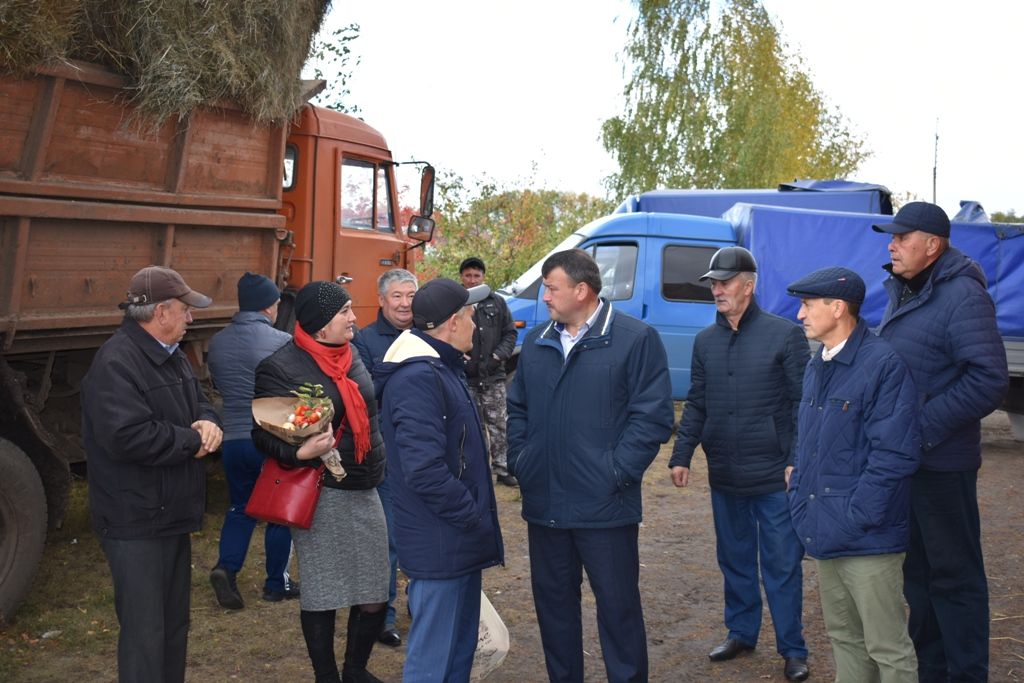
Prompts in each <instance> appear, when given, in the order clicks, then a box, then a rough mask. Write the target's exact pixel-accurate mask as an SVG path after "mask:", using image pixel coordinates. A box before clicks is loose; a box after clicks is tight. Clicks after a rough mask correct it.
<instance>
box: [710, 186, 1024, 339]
mask: <svg viewBox="0 0 1024 683" xmlns="http://www.w3.org/2000/svg"><path fill="white" fill-rule="evenodd" d="M724 218H725V219H726V220H728V221H730V222H731V223H732V224H733V225H734V226H735V228H736V237H737V242H738V243H739V244H740V245H742V246H744V247H747V248H748V249H750V251H751V252H752V253H753V254H754V257H755V258H756V259H757V263H758V281H757V290H756V293H757V298H758V302H759V303H760V305H761V307H762V308H764V309H765V310H768V311H771V312H772V313H776V314H778V315H781V316H784V317H786V318H789V319H791V320H796V313H797V309H798V308H799V300H798V299H796V298H795V297H791V296H789V295H788V294H786V286H787V285H788V284H790V283H791V282H794V281H795V280H797V279H798V278H800V277H803V276H804V275H806V274H807V273H809V272H811V271H813V270H817V269H818V268H825V267H828V266H845V267H847V268H850V269H851V270H854V271H856V272H857V273H858V274H859V275H860V276H861V277H862V278H864V283H865V284H866V285H867V296H866V298H865V301H864V305H863V306H862V308H861V315H862V316H863V317H864V318H865V319H866V320H867V321H868V324H870V325H871V326H875V325H877V324H878V323H879V322H880V321H881V319H882V313H883V312H884V311H885V306H886V304H887V303H888V297H887V295H886V294H885V291H884V289H883V288H882V282H883V281H884V280H885V278H887V277H888V274H887V273H886V271H884V270H882V266H883V265H885V264H886V263H889V254H888V251H887V246H888V243H889V235H886V234H881V233H877V232H875V231H873V230H872V229H871V225H872V224H873V223H883V222H885V223H887V222H890V221H891V220H892V218H891V217H890V216H884V215H879V214H868V213H843V212H836V211H811V210H805V209H787V208H779V207H772V206H759V205H751V204H741V205H738V206H736V207H734V208H733V209H732V210H730V211H729V212H728V213H727V214H726V215H725V216H724ZM951 240H952V243H953V246H955V247H957V248H958V249H960V250H961V251H963V252H964V253H966V254H967V255H968V256H970V257H971V258H973V259H974V260H975V261H977V262H978V263H979V264H980V265H981V267H982V269H983V270H984V271H985V275H986V277H987V278H988V289H989V292H990V293H991V294H992V298H993V300H994V301H995V302H996V314H997V319H998V322H999V329H1000V331H1001V333H1002V334H1003V336H1008V337H1021V336H1024V296H1022V292H1024V226H1020V227H1014V226H1008V225H998V224H997V225H993V224H991V223H978V222H974V223H960V222H956V223H953V224H952V231H951Z"/></svg>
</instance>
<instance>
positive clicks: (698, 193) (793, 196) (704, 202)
mask: <svg viewBox="0 0 1024 683" xmlns="http://www.w3.org/2000/svg"><path fill="white" fill-rule="evenodd" d="M805 182H807V183H809V184H813V185H815V187H814V188H810V187H806V188H801V189H803V190H810V189H813V190H815V191H812V192H808V191H799V190H796V189H795V188H788V189H787V190H785V191H780V190H775V189H771V190H654V191H652V192H644V193H643V194H640V195H634V196H631V197H628V198H627V199H626V200H625V201H624V202H622V204H620V205H619V207H618V208H616V209H615V213H634V212H638V211H651V212H660V213H681V214H689V215H691V216H710V217H712V218H718V217H719V216H721V215H722V214H723V213H725V212H726V211H728V210H729V209H731V208H732V207H733V206H734V205H736V204H738V203H743V202H745V203H749V204H764V205H771V206H789V207H799V208H805V209H824V208H828V209H829V210H832V211H855V212H861V213H886V211H890V212H891V211H892V208H891V206H892V205H891V204H890V202H889V190H887V189H886V188H885V187H883V186H881V185H868V184H866V183H847V182H846V181H840V180H830V181H805ZM826 185H827V186H826Z"/></svg>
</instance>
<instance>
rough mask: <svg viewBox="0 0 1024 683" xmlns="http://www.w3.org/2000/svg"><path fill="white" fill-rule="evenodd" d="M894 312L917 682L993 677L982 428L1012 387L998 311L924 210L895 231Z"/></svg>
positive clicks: (886, 328) (912, 208) (944, 223)
mask: <svg viewBox="0 0 1024 683" xmlns="http://www.w3.org/2000/svg"><path fill="white" fill-rule="evenodd" d="M873 227H874V229H875V231H877V232H884V233H888V234H890V235H892V238H891V240H890V242H889V255H890V258H891V263H890V264H887V265H886V266H885V268H886V269H887V270H888V271H889V272H890V273H891V275H890V277H889V279H888V280H886V281H885V288H886V290H887V292H888V294H889V305H888V307H887V308H886V310H885V314H884V316H883V317H882V323H881V325H880V326H879V328H878V334H879V336H881V337H883V338H884V339H886V340H887V341H888V342H889V343H890V344H892V346H893V348H894V349H896V352H897V353H899V354H900V356H901V357H902V358H903V360H904V361H906V363H907V365H908V366H909V367H910V373H911V375H912V376H913V378H914V384H915V385H917V394H918V402H919V404H920V407H921V412H920V421H921V439H922V453H921V467H920V469H919V470H918V471H917V473H916V474H915V475H914V477H913V479H912V480H911V484H910V549H909V550H908V551H907V559H906V562H905V563H904V567H903V573H904V580H905V583H904V589H903V590H904V594H905V595H906V598H907V603H908V604H909V605H910V637H911V638H912V639H913V640H914V647H915V648H916V649H917V660H918V669H919V672H920V678H921V681H947V680H955V681H984V680H987V678H988V630H989V615H988V581H987V580H986V578H985V564H984V560H983V558H982V553H981V520H980V517H979V515H978V468H979V467H981V418H983V417H984V416H986V415H988V414H989V413H991V412H992V411H993V410H995V409H996V408H998V407H999V405H1000V403H1001V402H1002V400H1003V396H1004V395H1005V393H1006V389H1007V386H1008V385H1009V378H1008V373H1007V367H1006V350H1005V348H1004V346H1003V342H1002V338H1001V337H1000V335H999V328H998V327H997V326H996V314H995V305H994V304H993V302H992V298H991V297H990V296H989V294H988V291H987V290H986V288H985V275H984V273H983V272H982V270H981V268H980V267H979V266H978V264H977V263H975V262H974V261H972V260H971V259H970V258H968V257H967V256H965V255H964V254H963V253H962V252H961V251H960V250H958V249H955V248H953V247H951V246H950V244H949V218H948V217H947V216H946V214H945V212H944V211H943V210H942V209H941V208H939V207H938V206H935V205H934V204H929V203H927V202H911V203H909V204H907V205H906V206H904V207H903V208H902V209H900V210H899V212H898V213H897V214H896V216H895V217H894V218H893V221H892V223H887V224H883V225H875V226H873Z"/></svg>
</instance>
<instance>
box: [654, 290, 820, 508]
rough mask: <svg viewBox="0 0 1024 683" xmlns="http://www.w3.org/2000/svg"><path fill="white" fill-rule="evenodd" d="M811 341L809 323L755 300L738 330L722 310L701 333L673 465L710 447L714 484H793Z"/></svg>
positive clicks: (735, 491) (753, 492) (765, 489)
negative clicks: (788, 473)
mask: <svg viewBox="0 0 1024 683" xmlns="http://www.w3.org/2000/svg"><path fill="white" fill-rule="evenodd" d="M808 358H810V347H809V346H808V344H807V338H806V336H805V335H804V332H803V330H801V329H800V327H798V326H797V325H794V324H793V323H792V322H790V321H789V320H786V319H784V318H780V317H779V316H777V315H772V314H771V313H768V312H766V311H762V310H761V308H760V307H759V306H758V305H757V301H756V300H751V302H750V305H749V306H748V307H747V310H746V311H745V312H744V313H743V316H742V317H741V318H740V324H739V329H738V330H736V331H733V329H732V327H731V326H730V325H729V321H728V320H727V319H726V318H725V316H724V315H722V314H721V313H719V314H718V316H717V319H716V321H715V324H714V325H710V326H708V327H706V328H704V329H703V330H701V331H700V333H698V334H697V337H696V339H695V340H694V344H693V355H692V357H691V360H690V392H689V394H688V395H687V397H686V405H685V406H684V408H683V417H682V420H681V421H680V424H679V434H678V436H677V437H676V443H675V447H674V448H673V449H672V458H671V459H670V460H669V467H675V466H677V465H679V466H682V467H689V466H690V460H691V459H692V458H693V451H694V449H695V448H696V447H697V444H698V443H699V444H701V445H702V446H703V447H704V454H705V456H706V457H707V461H708V479H709V481H710V483H711V487H712V488H714V489H716V490H718V491H722V492H724V493H729V494H732V495H738V496H757V495H763V494H766V493H776V492H778V491H784V490H786V477H785V470H786V467H787V466H788V465H792V464H793V463H794V462H795V453H796V450H795V446H796V439H795V433H796V416H797V409H798V408H799V405H800V393H801V384H802V382H803V377H804V368H805V367H806V366H807V360H808Z"/></svg>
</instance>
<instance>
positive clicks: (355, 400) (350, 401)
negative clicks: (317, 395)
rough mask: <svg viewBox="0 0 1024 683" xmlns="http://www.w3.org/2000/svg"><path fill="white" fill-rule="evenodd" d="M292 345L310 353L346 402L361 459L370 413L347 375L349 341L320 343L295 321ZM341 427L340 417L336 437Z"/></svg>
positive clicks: (367, 440)
mask: <svg viewBox="0 0 1024 683" xmlns="http://www.w3.org/2000/svg"><path fill="white" fill-rule="evenodd" d="M295 345H296V346H298V347H299V348H300V349H302V350H303V351H305V352H306V353H308V354H309V355H311V356H312V357H313V360H315V361H316V364H317V365H318V366H319V367H320V369H321V370H322V371H323V373H324V374H325V375H327V376H328V377H330V378H331V380H333V382H334V384H335V385H336V386H337V387H338V392H339V393H340V394H341V402H342V403H343V404H344V405H345V419H347V420H348V424H349V426H350V427H351V428H352V438H353V439H354V440H355V445H356V462H357V463H362V462H363V459H364V458H365V457H366V454H367V453H369V452H370V417H369V414H368V413H367V412H366V401H364V400H363V395H362V394H360V393H359V386H358V385H357V384H356V383H355V382H354V381H352V380H351V379H349V376H348V371H349V368H351V367H352V345H351V344H342V345H341V346H327V345H326V344H321V343H320V342H318V341H316V340H315V339H313V338H312V337H310V336H309V335H308V334H307V333H306V331H305V330H303V329H302V326H301V325H299V324H298V323H295ZM344 428H345V423H344V420H343V421H342V425H341V426H340V427H339V428H338V432H337V435H336V437H337V438H341V432H342V430H343V429H344Z"/></svg>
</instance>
